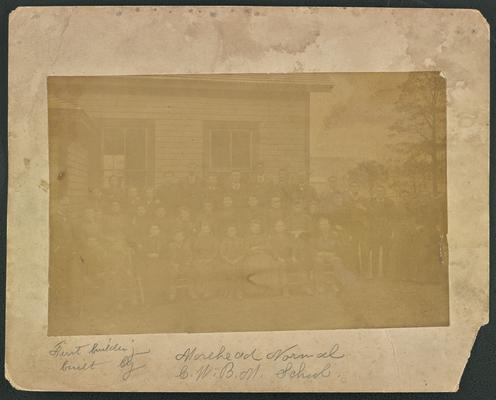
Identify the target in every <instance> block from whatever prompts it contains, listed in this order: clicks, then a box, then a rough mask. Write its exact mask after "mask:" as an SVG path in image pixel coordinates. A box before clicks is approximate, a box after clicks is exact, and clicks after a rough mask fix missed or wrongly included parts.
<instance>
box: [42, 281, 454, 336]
mask: <svg viewBox="0 0 496 400" xmlns="http://www.w3.org/2000/svg"><path fill="white" fill-rule="evenodd" d="M81 309H82V311H80V314H79V316H78V317H77V318H75V316H76V315H75V314H74V313H69V314H66V315H65V317H64V318H58V319H57V325H56V326H55V325H54V326H51V327H50V332H53V334H64V335H71V334H78V335H79V334H118V333H165V332H215V331H266V330H319V329H320V330H327V329H349V328H392V327H413V326H443V325H448V324H449V304H448V288H447V285H446V284H439V283H438V284H419V283H414V282H399V281H388V280H383V279H376V280H364V279H353V280H352V281H350V282H347V283H346V284H345V285H344V286H343V288H342V290H341V291H340V292H336V291H334V290H332V289H328V290H327V291H325V292H324V293H320V294H313V295H309V294H305V292H304V291H303V290H300V291H297V290H295V291H293V292H290V294H289V296H282V295H281V294H280V293H276V294H274V293H266V294H265V295H256V296H254V295H251V296H245V297H243V298H242V299H238V298H236V297H233V298H227V297H222V298H212V299H196V300H192V299H189V298H188V297H187V295H186V294H184V295H182V296H178V298H177V299H175V301H173V302H169V301H164V302H162V303H161V304H157V305H155V306H153V307H150V306H147V307H145V306H139V305H132V304H131V305H126V306H115V303H114V307H107V308H103V307H100V308H95V307H89V310H88V307H85V306H84V305H82V307H81ZM85 310H86V311H85Z"/></svg>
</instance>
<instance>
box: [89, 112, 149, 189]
mask: <svg viewBox="0 0 496 400" xmlns="http://www.w3.org/2000/svg"><path fill="white" fill-rule="evenodd" d="M98 123H99V124H100V127H101V138H100V154H101V157H102V166H101V179H102V187H105V175H106V172H107V171H119V172H120V173H122V174H123V175H122V178H123V182H122V184H123V185H124V186H127V187H128V186H130V183H129V172H131V173H133V172H134V173H143V174H144V176H145V182H144V186H145V187H146V186H153V185H154V182H155V127H154V123H153V121H151V120H146V119H130V118H120V119H119V118H115V119H114V118H112V119H107V118H106V119H99V120H98ZM115 129H119V130H120V133H121V135H123V140H124V149H123V154H122V155H123V156H124V168H123V169H122V170H121V169H115V168H105V162H104V157H105V155H106V154H105V134H106V131H107V132H108V131H112V130H115ZM133 130H140V131H143V133H142V134H143V135H144V141H145V164H144V168H127V167H126V154H127V134H128V132H129V131H133ZM113 156H115V155H113ZM119 176H120V174H119Z"/></svg>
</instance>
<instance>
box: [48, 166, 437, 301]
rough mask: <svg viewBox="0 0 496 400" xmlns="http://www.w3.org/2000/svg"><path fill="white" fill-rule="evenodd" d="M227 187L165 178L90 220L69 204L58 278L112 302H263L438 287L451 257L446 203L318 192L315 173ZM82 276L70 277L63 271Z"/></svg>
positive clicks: (238, 178) (107, 198) (89, 204)
mask: <svg viewBox="0 0 496 400" xmlns="http://www.w3.org/2000/svg"><path fill="white" fill-rule="evenodd" d="M243 178H244V177H243V175H242V174H241V172H240V171H233V172H232V173H230V175H229V176H228V177H227V179H225V181H224V182H221V180H220V179H219V176H217V175H216V174H209V175H208V176H207V177H206V178H205V179H202V178H200V176H199V175H198V174H196V173H195V172H193V171H192V172H191V173H190V174H188V175H187V177H186V178H184V179H181V180H179V179H177V177H176V176H175V174H174V173H173V172H172V171H169V172H165V173H164V175H163V180H162V182H161V183H160V184H158V185H157V186H156V187H147V188H144V189H142V190H139V189H138V188H136V187H127V188H124V187H123V186H122V185H121V184H120V182H119V180H118V179H117V178H115V177H114V178H111V179H110V180H109V185H108V186H107V187H106V188H105V189H99V188H93V189H91V190H90V193H89V194H88V199H87V200H86V201H85V203H84V207H83V209H82V210H81V213H80V215H78V214H76V215H75V214H74V213H73V214H70V213H68V212H67V211H65V210H67V209H68V208H67V207H63V205H64V203H65V202H66V201H67V200H65V199H62V200H61V201H59V203H60V204H59V207H57V208H56V209H55V212H54V213H53V214H52V216H51V229H52V232H53V234H54V235H59V238H58V240H53V241H52V242H53V243H55V248H54V249H53V252H52V256H53V257H54V262H53V263H52V265H54V266H55V267H54V270H53V271H54V272H53V273H54V274H55V279H57V272H58V273H59V276H60V278H59V281H60V282H61V283H60V284H61V285H62V286H63V287H66V288H69V287H70V288H71V289H75V288H76V287H77V288H79V290H81V291H82V293H83V296H84V295H86V296H90V297H93V298H98V300H99V301H102V299H104V298H108V299H109V301H111V299H113V298H115V296H119V297H120V298H132V299H133V301H135V302H137V303H140V304H145V305H156V304H160V303H162V302H165V301H174V300H176V299H177V298H178V297H180V296H187V297H188V298H190V299H199V298H210V297H214V296H226V297H237V298H243V297H244V296H250V294H253V293H262V292H264V293H269V292H270V293H275V294H280V295H289V294H290V293H291V292H292V291H295V290H298V291H301V292H302V293H307V294H314V293H319V292H323V291H327V290H331V291H335V292H339V291H341V290H342V289H343V287H344V286H345V285H346V279H348V277H350V276H351V277H354V278H357V279H360V278H363V279H399V280H410V281H416V282H435V281H436V280H439V279H440V277H441V275H442V273H443V272H442V271H443V268H442V265H444V264H445V262H446V260H445V258H446V246H445V234H446V232H445V231H446V229H445V227H444V226H445V223H444V218H445V217H444V216H443V215H444V213H445V210H444V207H443V202H442V199H440V198H438V197H435V196H431V197H430V198H422V199H420V198H418V197H415V196H414V195H413V194H412V193H409V192H403V193H401V195H400V197H399V198H397V199H395V200H394V201H393V200H392V199H390V198H388V197H387V196H386V191H385V188H384V187H382V186H378V187H376V189H375V190H374V193H372V195H371V196H368V197H366V196H364V195H363V192H362V190H361V189H362V188H361V187H360V185H358V184H357V183H356V182H351V183H350V184H349V185H348V187H347V188H346V190H343V189H342V188H340V187H339V185H338V182H337V179H336V178H335V177H333V176H331V177H329V179H328V181H327V187H326V188H325V189H324V190H323V191H321V192H320V193H318V192H317V191H316V190H315V188H314V187H313V186H312V185H311V184H310V183H309V182H308V179H307V176H306V174H305V173H301V174H298V175H296V176H295V177H294V178H293V179H290V178H289V175H288V173H287V171H285V170H281V171H279V173H278V175H277V177H276V179H270V178H269V177H268V176H267V175H266V174H265V173H264V172H263V171H259V172H257V173H255V174H253V175H251V176H250V177H249V179H243ZM67 268H70V269H71V273H70V274H67V273H65V272H64V271H62V269H67Z"/></svg>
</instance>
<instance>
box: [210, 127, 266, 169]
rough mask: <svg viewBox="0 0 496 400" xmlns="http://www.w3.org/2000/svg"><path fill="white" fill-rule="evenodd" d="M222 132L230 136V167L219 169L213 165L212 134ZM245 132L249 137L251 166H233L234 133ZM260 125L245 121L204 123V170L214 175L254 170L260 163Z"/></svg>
mask: <svg viewBox="0 0 496 400" xmlns="http://www.w3.org/2000/svg"><path fill="white" fill-rule="evenodd" d="M216 132H220V133H223V134H226V135H229V166H227V167H218V166H215V165H214V163H213V157H212V134H213V133H216ZM236 132H245V133H244V134H247V135H249V137H250V139H249V142H250V145H249V159H250V161H249V165H248V166H246V167H237V166H233V147H232V146H233V133H236ZM258 136H259V132H258V123H257V122H245V121H204V126H203V138H204V146H203V148H204V151H203V153H204V158H203V161H204V162H203V164H204V170H206V171H208V172H213V173H225V172H230V171H233V170H237V171H241V172H249V171H251V170H253V168H254V166H255V165H256V163H257V161H258V146H259V143H258Z"/></svg>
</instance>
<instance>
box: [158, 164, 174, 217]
mask: <svg viewBox="0 0 496 400" xmlns="http://www.w3.org/2000/svg"><path fill="white" fill-rule="evenodd" d="M178 189H179V188H178V185H177V180H176V177H175V176H174V173H173V172H172V171H166V172H164V177H163V180H162V184H161V185H159V187H158V190H157V197H158V199H159V200H160V203H161V204H162V205H163V206H164V207H165V209H166V210H167V211H168V212H169V213H170V212H173V211H174V210H175V209H176V207H177V203H178V200H179V190H178Z"/></svg>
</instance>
